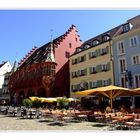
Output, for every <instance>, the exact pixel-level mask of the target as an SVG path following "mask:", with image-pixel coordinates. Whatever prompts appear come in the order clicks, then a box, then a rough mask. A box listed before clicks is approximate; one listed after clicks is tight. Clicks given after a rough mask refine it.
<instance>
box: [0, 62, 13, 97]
mask: <svg viewBox="0 0 140 140" xmlns="http://www.w3.org/2000/svg"><path fill="white" fill-rule="evenodd" d="M11 70H12V66H11V65H10V63H9V62H8V61H6V62H3V63H2V64H0V95H1V94H2V92H3V91H2V87H3V83H4V77H5V74H6V73H7V72H11Z"/></svg>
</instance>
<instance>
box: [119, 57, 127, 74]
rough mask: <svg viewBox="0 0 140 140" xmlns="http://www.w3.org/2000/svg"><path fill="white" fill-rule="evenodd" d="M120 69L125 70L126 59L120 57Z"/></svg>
mask: <svg viewBox="0 0 140 140" xmlns="http://www.w3.org/2000/svg"><path fill="white" fill-rule="evenodd" d="M120 71H121V72H125V71H126V61H125V59H120Z"/></svg>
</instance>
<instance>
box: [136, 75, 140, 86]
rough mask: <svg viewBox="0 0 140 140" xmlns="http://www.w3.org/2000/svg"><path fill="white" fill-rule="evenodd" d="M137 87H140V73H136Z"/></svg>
mask: <svg viewBox="0 0 140 140" xmlns="http://www.w3.org/2000/svg"><path fill="white" fill-rule="evenodd" d="M135 84H136V88H138V87H140V75H135Z"/></svg>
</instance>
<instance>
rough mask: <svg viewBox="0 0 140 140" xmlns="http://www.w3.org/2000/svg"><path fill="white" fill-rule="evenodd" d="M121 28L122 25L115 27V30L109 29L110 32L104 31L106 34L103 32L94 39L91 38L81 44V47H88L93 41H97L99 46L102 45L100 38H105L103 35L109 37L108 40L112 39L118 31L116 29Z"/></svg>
mask: <svg viewBox="0 0 140 140" xmlns="http://www.w3.org/2000/svg"><path fill="white" fill-rule="evenodd" d="M121 26H122V25H119V26H117V27H115V28H113V29H111V30H108V31H106V32H104V33H102V34H100V35H98V36H96V37H93V38H91V39H89V40H87V41H85V42H84V43H83V45H85V44H88V45H90V46H92V42H93V41H94V40H99V42H100V43H99V44H101V43H103V41H102V37H103V36H105V35H108V36H110V39H112V37H113V36H114V34H115V33H116V31H118V29H119V28H120V27H121Z"/></svg>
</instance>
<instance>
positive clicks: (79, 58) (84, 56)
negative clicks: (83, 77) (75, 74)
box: [78, 55, 86, 63]
mask: <svg viewBox="0 0 140 140" xmlns="http://www.w3.org/2000/svg"><path fill="white" fill-rule="evenodd" d="M85 60H86V55H83V56H80V57H78V63H80V62H83V61H85Z"/></svg>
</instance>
